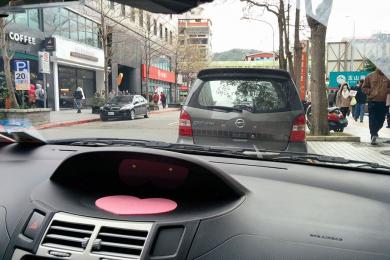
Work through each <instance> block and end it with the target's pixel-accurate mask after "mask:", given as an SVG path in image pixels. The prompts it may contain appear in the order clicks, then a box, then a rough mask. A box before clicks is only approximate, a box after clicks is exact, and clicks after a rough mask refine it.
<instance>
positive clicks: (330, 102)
mask: <svg viewBox="0 0 390 260" xmlns="http://www.w3.org/2000/svg"><path fill="white" fill-rule="evenodd" d="M335 99H336V91H335V90H329V94H328V105H329V107H333V106H334V103H335Z"/></svg>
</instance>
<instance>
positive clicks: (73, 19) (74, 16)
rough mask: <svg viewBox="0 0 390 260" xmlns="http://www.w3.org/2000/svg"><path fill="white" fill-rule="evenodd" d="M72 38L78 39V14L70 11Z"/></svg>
mask: <svg viewBox="0 0 390 260" xmlns="http://www.w3.org/2000/svg"><path fill="white" fill-rule="evenodd" d="M69 27H70V39H71V40H73V41H78V40H79V36H78V28H77V14H75V13H73V12H69Z"/></svg>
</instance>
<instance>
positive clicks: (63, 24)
mask: <svg viewBox="0 0 390 260" xmlns="http://www.w3.org/2000/svg"><path fill="white" fill-rule="evenodd" d="M60 34H61V36H63V37H65V38H69V36H70V30H69V11H68V10H67V9H64V8H61V9H60Z"/></svg>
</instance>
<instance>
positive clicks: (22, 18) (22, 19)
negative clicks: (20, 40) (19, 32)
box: [14, 12, 28, 26]
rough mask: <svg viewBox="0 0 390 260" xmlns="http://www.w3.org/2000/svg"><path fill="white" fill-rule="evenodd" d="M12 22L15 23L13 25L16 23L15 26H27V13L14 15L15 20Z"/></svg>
mask: <svg viewBox="0 0 390 260" xmlns="http://www.w3.org/2000/svg"><path fill="white" fill-rule="evenodd" d="M14 21H15V23H17V24H20V25H24V26H28V22H27V12H24V13H19V14H15V19H14Z"/></svg>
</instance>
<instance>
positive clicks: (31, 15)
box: [27, 9, 39, 29]
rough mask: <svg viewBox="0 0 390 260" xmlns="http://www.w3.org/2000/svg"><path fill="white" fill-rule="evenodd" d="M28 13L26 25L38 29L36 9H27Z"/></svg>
mask: <svg viewBox="0 0 390 260" xmlns="http://www.w3.org/2000/svg"><path fill="white" fill-rule="evenodd" d="M27 14H28V27H29V28H32V29H39V15H38V9H29V10H27Z"/></svg>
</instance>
